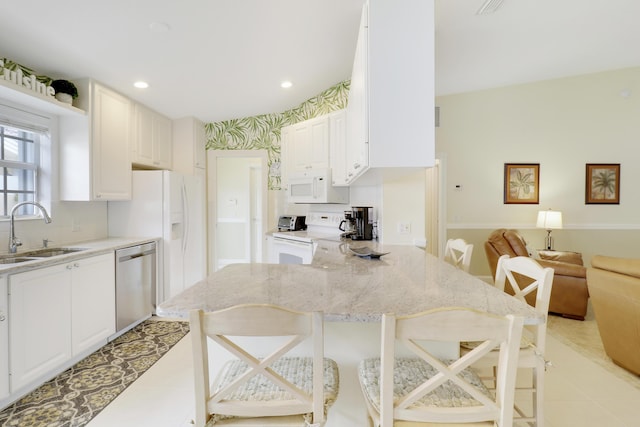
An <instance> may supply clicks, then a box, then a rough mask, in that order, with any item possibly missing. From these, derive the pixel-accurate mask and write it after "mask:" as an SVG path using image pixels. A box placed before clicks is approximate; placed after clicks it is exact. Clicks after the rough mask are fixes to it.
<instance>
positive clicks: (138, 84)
mask: <svg viewBox="0 0 640 427" xmlns="http://www.w3.org/2000/svg"><path fill="white" fill-rule="evenodd" d="M133 85H134V86H135V87H137V88H138V89H146V88H148V87H149V83H147V82H143V81H139V82H135V83H134V84H133Z"/></svg>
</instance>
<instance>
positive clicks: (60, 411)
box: [0, 318, 189, 427]
mask: <svg viewBox="0 0 640 427" xmlns="http://www.w3.org/2000/svg"><path fill="white" fill-rule="evenodd" d="M188 332H189V323H188V322H174V321H162V320H156V319H155V318H151V319H149V320H147V321H145V322H143V323H141V324H140V325H138V326H136V327H135V328H133V329H131V330H130V331H128V332H127V333H125V334H123V335H121V336H120V337H118V338H116V339H115V340H113V341H112V342H110V343H108V344H107V345H105V346H104V347H102V348H101V349H100V350H98V351H96V352H95V353H93V354H91V355H90V356H88V357H87V358H85V359H83V360H81V361H80V362H78V363H77V364H75V365H74V366H72V367H71V368H69V369H68V370H66V371H64V372H63V373H61V374H60V375H58V376H57V377H55V378H53V379H52V380H50V381H48V382H46V383H45V384H43V385H42V386H40V387H39V388H37V389H36V390H34V391H33V392H31V393H30V394H28V395H26V396H25V397H23V398H22V399H20V400H18V401H17V402H15V403H14V404H12V405H11V406H9V407H7V408H6V409H4V410H3V411H2V412H0V426H2V427H79V426H84V425H86V424H87V423H88V422H89V421H90V420H91V419H92V418H93V417H95V416H96V415H97V414H98V413H99V412H100V411H101V410H102V409H104V408H105V407H106V406H107V405H108V404H109V403H110V402H111V401H113V399H115V398H116V397H117V396H118V395H119V394H120V393H122V391H124V389H126V388H127V387H128V386H129V385H130V384H131V383H133V382H134V381H135V380H136V379H138V378H139V377H140V376H141V375H142V374H143V373H144V372H145V371H146V370H147V369H149V367H151V366H152V365H153V364H154V363H155V362H156V361H158V359H160V358H161V357H162V356H163V355H164V354H165V353H166V352H167V351H169V349H171V347H173V346H174V345H175V344H176V343H177V342H178V341H180V340H181V339H182V338H183V337H184V336H185V335H186V334H187V333H188Z"/></svg>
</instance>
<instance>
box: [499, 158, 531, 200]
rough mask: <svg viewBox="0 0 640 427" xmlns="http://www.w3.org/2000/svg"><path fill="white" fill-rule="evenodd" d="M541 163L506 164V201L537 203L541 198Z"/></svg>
mask: <svg viewBox="0 0 640 427" xmlns="http://www.w3.org/2000/svg"><path fill="white" fill-rule="evenodd" d="M539 189H540V164H539V163H505V164H504V203H505V204H511V203H519V204H523V203H524V204H527V203H528V204H535V205H537V204H538V203H539V198H540V192H539Z"/></svg>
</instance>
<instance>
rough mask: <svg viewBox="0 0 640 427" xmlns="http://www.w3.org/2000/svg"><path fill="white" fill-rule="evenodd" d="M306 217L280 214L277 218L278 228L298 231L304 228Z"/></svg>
mask: <svg viewBox="0 0 640 427" xmlns="http://www.w3.org/2000/svg"><path fill="white" fill-rule="evenodd" d="M305 220H306V217H305V216H299V215H281V216H280V218H278V230H287V231H298V230H306V229H307V224H305Z"/></svg>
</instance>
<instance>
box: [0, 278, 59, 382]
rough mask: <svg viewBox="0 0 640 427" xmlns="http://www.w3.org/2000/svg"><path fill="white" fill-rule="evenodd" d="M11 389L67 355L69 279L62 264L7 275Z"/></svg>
mask: <svg viewBox="0 0 640 427" xmlns="http://www.w3.org/2000/svg"><path fill="white" fill-rule="evenodd" d="M9 310H10V312H11V322H10V324H9V337H10V338H9V340H10V341H9V354H10V360H11V363H10V372H11V381H10V386H11V391H15V390H18V389H19V388H21V387H23V386H25V385H27V384H29V383H30V382H32V381H35V380H37V379H38V378H40V377H41V376H43V375H45V374H46V373H48V372H49V371H52V370H54V369H56V368H57V367H59V366H61V365H63V364H64V363H65V362H66V361H67V360H69V359H70V358H71V281H70V280H69V270H67V268H66V266H65V265H55V266H53V267H47V268H41V269H38V270H33V271H29V272H25V273H18V274H13V275H11V276H9Z"/></svg>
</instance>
